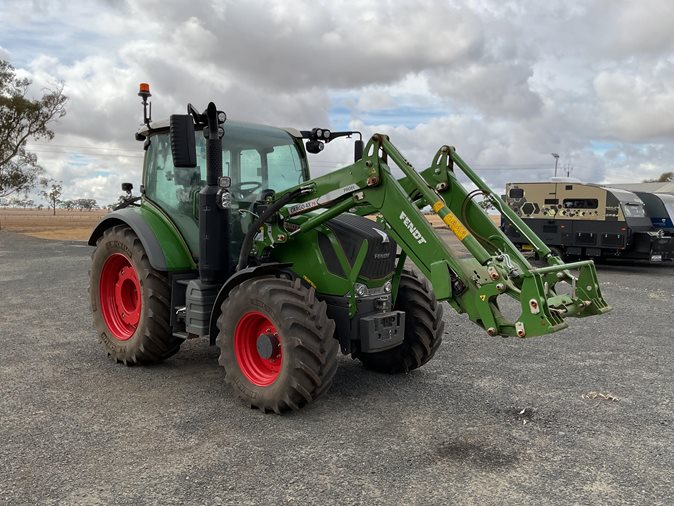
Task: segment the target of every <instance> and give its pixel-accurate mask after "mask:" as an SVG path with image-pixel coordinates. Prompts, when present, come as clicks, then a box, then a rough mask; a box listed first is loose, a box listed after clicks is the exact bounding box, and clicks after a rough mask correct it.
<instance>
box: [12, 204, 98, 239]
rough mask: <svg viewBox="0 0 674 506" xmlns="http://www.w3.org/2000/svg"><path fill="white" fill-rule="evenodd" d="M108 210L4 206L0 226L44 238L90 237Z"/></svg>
mask: <svg viewBox="0 0 674 506" xmlns="http://www.w3.org/2000/svg"><path fill="white" fill-rule="evenodd" d="M107 213H108V211H107V210H95V211H67V210H65V209H57V210H56V215H55V216H54V215H53V214H52V211H51V210H46V209H9V208H0V230H8V231H10V232H19V233H21V234H26V235H31V236H33V237H39V238H42V239H61V240H71V241H86V240H87V239H88V238H89V234H91V231H92V229H93V228H94V227H95V226H96V224H97V223H98V222H99V221H100V220H101V218H102V217H103V216H105V215H106V214H107Z"/></svg>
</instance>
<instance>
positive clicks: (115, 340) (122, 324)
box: [89, 225, 182, 365]
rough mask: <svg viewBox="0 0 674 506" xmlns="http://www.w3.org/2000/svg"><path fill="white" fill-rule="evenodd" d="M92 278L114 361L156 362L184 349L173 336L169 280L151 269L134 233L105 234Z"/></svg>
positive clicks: (102, 334)
mask: <svg viewBox="0 0 674 506" xmlns="http://www.w3.org/2000/svg"><path fill="white" fill-rule="evenodd" d="M89 276H90V285H89V296H90V298H91V311H92V314H93V318H94V325H95V327H96V330H97V332H98V336H99V339H100V340H101V342H102V343H103V347H104V348H105V350H106V351H107V352H108V355H110V357H112V359H113V360H115V361H118V362H123V363H125V364H127V365H131V364H150V363H156V362H161V361H162V360H164V359H166V358H168V357H170V356H171V355H173V354H175V353H176V352H177V351H178V349H179V348H180V345H181V343H182V340H181V339H179V338H176V337H174V336H173V335H172V332H171V327H170V318H171V316H170V315H171V313H170V309H169V304H170V302H169V301H170V300H171V290H170V288H169V284H168V280H167V279H166V275H165V274H164V273H161V272H158V271H155V270H154V269H153V268H152V267H151V266H150V261H149V260H148V257H147V254H146V253H145V249H144V248H143V245H142V244H141V242H140V239H138V236H137V235H136V234H135V233H134V232H133V230H131V229H130V228H129V227H127V226H124V225H117V226H115V227H112V228H109V229H107V230H106V231H105V232H103V235H102V236H101V237H100V239H98V241H97V243H96V249H95V250H94V252H93V254H92V256H91V270H90V272H89Z"/></svg>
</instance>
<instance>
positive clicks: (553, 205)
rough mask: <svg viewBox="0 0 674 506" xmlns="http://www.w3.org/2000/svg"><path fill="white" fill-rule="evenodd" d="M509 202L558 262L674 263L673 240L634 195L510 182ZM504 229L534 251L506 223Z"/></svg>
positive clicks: (585, 186)
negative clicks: (642, 261) (630, 261)
mask: <svg viewBox="0 0 674 506" xmlns="http://www.w3.org/2000/svg"><path fill="white" fill-rule="evenodd" d="M505 200H506V203H507V204H508V206H509V207H510V208H511V209H513V210H514V211H515V212H516V213H517V215H518V216H520V217H521V218H522V219H523V220H524V222H525V223H526V224H527V225H528V226H529V227H530V228H531V229H532V230H533V231H534V232H535V233H536V234H537V235H538V236H539V237H540V238H541V239H542V240H543V242H544V243H545V244H546V245H548V247H550V248H551V249H552V250H553V251H554V252H555V253H556V254H557V255H558V256H560V258H592V259H608V258H622V259H633V260H646V261H649V262H662V261H664V260H672V259H674V238H673V237H672V235H671V233H667V232H665V231H664V230H663V229H656V228H655V227H654V226H653V224H652V223H651V220H650V218H649V217H648V215H647V214H646V208H645V206H644V203H643V202H642V200H641V199H640V198H639V197H638V196H637V195H636V194H634V193H632V192H629V191H626V190H620V189H616V188H609V187H605V186H601V185H597V184H589V183H582V182H580V181H577V180H561V181H559V180H558V181H550V182H535V183H508V184H507V185H506V198H505ZM502 228H503V230H504V232H505V233H506V235H507V236H508V238H509V239H510V240H511V241H512V242H513V243H514V244H516V245H517V246H519V247H520V248H521V249H523V250H527V249H531V245H530V243H529V242H528V241H527V238H526V237H524V236H522V235H521V234H520V233H519V231H518V230H516V229H515V228H514V227H513V226H512V224H511V223H509V222H508V221H507V220H506V221H505V222H504V223H503V224H502Z"/></svg>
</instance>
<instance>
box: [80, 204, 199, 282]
mask: <svg viewBox="0 0 674 506" xmlns="http://www.w3.org/2000/svg"><path fill="white" fill-rule="evenodd" d="M116 225H127V226H128V227H130V228H131V229H132V230H133V231H134V232H135V234H136V235H137V236H138V239H140V242H141V243H142V245H143V248H144V249H145V252H146V253H147V257H148V260H149V261H150V265H151V266H152V268H153V269H155V270H157V271H185V270H193V269H196V268H197V266H196V264H195V262H194V259H193V258H192V255H190V252H189V248H188V246H187V244H186V243H185V241H184V239H183V238H182V236H181V235H180V232H178V229H177V228H176V227H175V226H174V225H173V223H171V222H170V221H169V220H168V219H167V218H166V217H165V216H163V214H162V213H160V212H158V211H157V210H155V209H154V208H152V207H149V206H141V207H127V208H126V209H120V210H119V211H113V212H112V213H110V214H108V215H107V216H106V217H105V218H103V220H102V221H101V222H100V223H99V224H98V225H96V228H94V230H93V232H92V233H91V236H90V237H89V241H88V244H89V245H90V246H96V241H98V239H99V238H100V237H101V236H102V235H103V232H105V230H107V229H108V228H111V227H114V226H116Z"/></svg>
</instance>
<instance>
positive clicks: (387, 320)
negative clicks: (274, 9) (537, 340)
mask: <svg viewBox="0 0 674 506" xmlns="http://www.w3.org/2000/svg"><path fill="white" fill-rule="evenodd" d="M143 90H144V88H142V89H141V93H139V95H141V96H142V97H143V102H144V104H145V102H146V99H147V97H148V96H149V88H148V89H145V92H144V91H143ZM352 135H358V133H357V132H330V131H328V130H324V129H313V130H311V131H298V130H294V129H276V128H272V127H266V126H261V125H252V124H246V123H236V122H226V115H225V114H224V113H223V112H222V111H218V110H217V108H216V107H215V105H214V104H212V103H211V104H209V105H208V108H207V109H206V110H205V111H204V112H201V113H200V112H198V111H197V110H196V109H194V108H193V107H192V106H188V114H186V115H174V116H171V119H170V121H169V122H155V123H153V122H151V120H150V118H148V117H147V114H146V116H145V125H144V126H143V127H142V128H141V130H140V131H139V132H138V133H137V135H136V137H137V139H138V140H141V141H143V143H144V147H145V152H146V153H145V165H144V171H143V186H142V187H141V198H140V200H139V202H134V203H133V204H132V205H129V206H127V207H126V208H124V209H119V210H117V211H115V212H113V213H111V214H110V215H108V217H106V219H105V220H103V221H102V222H101V223H100V224H99V225H98V226H97V228H96V229H95V230H94V232H93V234H92V236H91V239H90V241H89V242H90V244H91V245H95V246H96V249H95V251H94V253H93V256H92V259H93V260H92V269H91V290H90V292H91V303H92V311H93V315H94V321H95V324H96V328H97V331H98V334H99V337H100V339H101V341H102V342H103V344H104V347H105V349H106V350H107V352H108V354H109V355H110V356H111V357H112V358H113V359H115V360H117V361H120V362H124V363H126V364H136V363H141V364H146V363H153V362H158V361H161V360H163V359H165V358H167V357H169V356H171V355H173V354H174V353H176V352H177V351H178V349H179V347H180V345H181V343H182V342H183V341H184V340H185V339H190V338H196V337H206V338H208V339H209V340H210V342H211V344H216V345H217V346H218V347H219V348H220V359H219V361H220V364H221V365H222V366H223V367H224V370H225V377H226V379H227V381H228V382H229V383H230V384H231V385H232V387H233V388H234V390H235V391H236V392H237V394H238V395H239V396H240V397H241V398H243V399H244V400H245V401H246V402H247V403H248V404H249V405H250V406H252V407H256V408H259V409H262V410H264V411H273V412H277V413H280V412H284V411H288V410H295V409H299V408H301V407H302V406H304V405H306V404H307V403H309V402H311V401H313V400H315V399H316V398H318V397H319V396H320V395H321V394H323V393H324V392H325V391H326V390H327V389H328V388H329V386H330V384H331V382H332V379H333V377H334V374H335V371H336V368H337V353H338V352H339V351H340V350H341V352H342V353H343V354H350V355H351V356H352V357H354V358H356V359H358V360H360V361H361V362H362V364H363V365H364V366H365V367H366V368H368V369H371V370H374V371H379V372H384V373H401V372H408V371H410V370H412V369H415V368H418V367H420V366H422V365H423V364H425V363H426V362H428V361H429V360H430V359H431V358H432V357H433V355H434V354H435V352H436V351H437V349H438V347H439V346H440V344H441V341H442V338H443V334H444V320H443V310H442V306H441V305H440V304H439V303H440V302H442V301H447V302H448V303H449V305H450V306H451V307H452V308H453V309H454V310H455V311H456V312H458V313H465V314H466V315H467V316H468V318H469V319H470V320H471V321H473V322H474V323H476V324H477V325H478V326H479V327H481V328H482V329H483V330H484V332H486V333H487V334H488V335H490V336H518V337H520V338H525V337H534V336H540V335H543V334H549V333H552V332H556V331H559V330H562V329H564V328H566V326H567V322H566V318H568V317H585V316H591V315H598V314H602V313H605V312H607V311H609V310H610V307H609V306H608V305H607V303H606V302H605V301H604V299H603V297H602V295H601V290H600V287H599V283H598V280H597V275H596V271H595V268H594V264H593V263H592V262H591V261H583V262H575V263H571V264H564V263H563V262H562V261H561V260H560V259H559V258H558V257H556V256H554V255H553V254H552V253H551V251H550V250H549V249H548V248H547V247H546V246H545V244H543V243H542V242H541V241H540V239H538V238H537V237H536V236H535V234H533V233H532V232H531V230H530V229H529V228H528V227H527V226H526V225H525V224H524V223H523V222H522V221H521V219H519V218H518V216H517V215H516V214H515V213H514V212H513V211H512V210H510V209H509V208H508V207H507V206H506V205H504V204H503V202H502V201H501V199H500V198H499V197H498V196H497V195H496V194H494V192H492V191H491V190H490V189H489V188H488V187H487V185H486V184H485V183H484V182H483V181H482V180H481V179H480V178H479V177H478V176H477V175H476V174H475V173H474V172H473V171H472V170H471V169H470V168H469V167H468V165H467V164H466V163H465V162H464V161H463V160H462V159H461V158H460V157H459V156H458V155H457V153H456V151H455V149H454V148H453V147H450V146H442V147H441V148H440V149H439V151H438V152H437V154H436V155H435V157H434V158H433V161H432V163H431V165H430V166H429V167H428V168H427V169H426V170H424V171H423V172H421V173H419V172H417V171H416V170H415V169H414V168H413V167H412V166H411V165H410V163H409V162H408V161H407V160H406V159H405V158H404V157H403V156H402V155H401V154H400V153H399V152H398V150H397V149H396V148H395V147H394V146H393V144H392V143H391V142H390V140H389V138H388V137H387V136H385V135H382V134H376V135H374V136H372V138H371V139H370V140H369V141H368V142H367V143H363V142H362V141H361V140H357V141H355V143H354V146H355V150H354V151H355V152H354V163H352V164H350V165H348V166H346V167H343V168H341V169H338V170H335V171H333V172H331V173H329V174H326V175H324V176H321V177H317V178H314V179H311V178H310V177H309V172H308V163H307V155H306V151H309V152H313V153H316V152H319V151H320V150H321V149H322V147H323V145H324V143H325V142H330V141H332V140H334V139H336V138H338V137H351V136H352ZM305 142H306V150H305V145H304V143H305ZM391 163H392V164H395V165H396V166H397V167H399V168H400V170H401V171H402V172H403V174H404V177H403V178H401V179H399V180H396V178H394V177H393V175H392V173H391V169H390V167H391V165H389V164H391ZM457 171H461V172H463V173H464V174H465V175H466V176H467V177H468V178H469V180H470V181H471V182H472V183H473V185H474V186H475V187H476V189H474V190H472V191H469V190H468V189H466V188H465V187H464V186H463V185H462V184H461V183H460V182H459V180H458V178H457ZM477 196H481V198H486V199H488V200H489V202H490V203H491V204H492V205H493V206H494V207H495V208H496V209H498V210H499V211H500V212H501V213H502V215H503V216H504V218H505V219H507V220H508V221H509V222H510V223H511V224H512V226H513V227H516V228H517V229H518V230H519V231H520V233H521V234H522V235H523V236H525V237H527V238H528V242H529V243H530V244H531V245H532V246H533V248H534V249H536V251H537V253H538V254H539V256H540V257H542V258H544V259H546V260H547V264H548V265H547V266H546V267H538V268H534V267H532V265H531V264H530V263H529V262H528V260H527V259H526V258H525V257H524V256H523V255H522V254H521V253H520V252H519V251H518V250H517V248H516V247H515V246H514V245H513V244H512V243H511V242H510V241H509V240H508V239H507V238H506V237H505V235H504V234H503V233H502V232H501V230H500V229H499V228H498V227H497V226H495V225H494V223H493V222H492V220H491V219H490V218H489V217H488V216H487V215H486V214H485V213H484V211H483V210H482V208H481V207H480V206H479V205H478V204H477V203H476V201H475V198H476V197H477ZM422 210H432V212H433V213H435V214H437V215H438V216H439V217H440V218H441V219H442V221H443V222H444V223H445V224H446V225H447V227H448V228H449V229H450V230H451V231H452V233H453V234H454V235H455V236H456V237H457V238H458V240H459V241H461V243H462V244H463V246H465V249H466V250H467V251H468V252H469V254H470V257H469V258H461V257H460V256H459V255H458V254H457V253H456V252H454V251H453V250H452V249H451V248H450V247H449V246H448V245H447V244H446V243H445V241H444V240H443V239H442V238H441V237H440V236H439V235H438V234H437V233H436V231H435V230H434V229H433V227H432V226H431V225H430V223H429V221H428V220H427V219H426V217H425V216H424V215H423V214H422ZM411 264H414V265H415V266H416V268H417V270H412V269H410V265H411ZM513 304H514V305H515V306H516V309H515V310H514V311H513V310H512V307H511V306H512V305H513ZM506 307H509V308H510V309H508V310H506Z"/></svg>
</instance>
